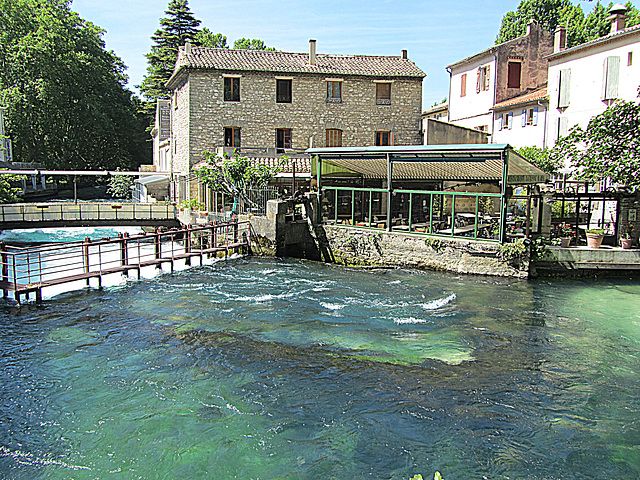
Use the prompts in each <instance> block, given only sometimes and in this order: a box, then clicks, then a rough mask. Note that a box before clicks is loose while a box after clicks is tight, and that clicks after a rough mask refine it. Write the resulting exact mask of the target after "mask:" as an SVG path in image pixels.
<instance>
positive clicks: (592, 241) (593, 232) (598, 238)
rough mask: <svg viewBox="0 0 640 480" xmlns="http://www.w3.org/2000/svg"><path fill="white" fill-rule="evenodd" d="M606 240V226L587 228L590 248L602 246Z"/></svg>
mask: <svg viewBox="0 0 640 480" xmlns="http://www.w3.org/2000/svg"><path fill="white" fill-rule="evenodd" d="M602 240H604V228H590V229H589V230H587V246H588V247H589V248H600V245H602Z"/></svg>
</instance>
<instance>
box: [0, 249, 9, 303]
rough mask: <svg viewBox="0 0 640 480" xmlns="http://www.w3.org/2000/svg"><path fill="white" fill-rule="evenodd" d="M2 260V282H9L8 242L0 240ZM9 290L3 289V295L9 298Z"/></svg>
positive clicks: (0, 256)
mask: <svg viewBox="0 0 640 480" xmlns="http://www.w3.org/2000/svg"><path fill="white" fill-rule="evenodd" d="M0 261H1V262H2V283H3V284H5V283H6V284H8V283H9V255H7V244H6V243H4V242H0ZM8 295H9V290H6V289H4V288H3V289H2V297H3V298H7V296H8Z"/></svg>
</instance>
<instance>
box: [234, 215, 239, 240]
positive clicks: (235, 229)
mask: <svg viewBox="0 0 640 480" xmlns="http://www.w3.org/2000/svg"><path fill="white" fill-rule="evenodd" d="M233 243H238V219H237V218H235V219H233Z"/></svg>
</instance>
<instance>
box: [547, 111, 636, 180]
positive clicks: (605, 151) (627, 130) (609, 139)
mask: <svg viewBox="0 0 640 480" xmlns="http://www.w3.org/2000/svg"><path fill="white" fill-rule="evenodd" d="M638 132H640V103H638V102H626V101H623V100H619V101H617V102H616V103H615V104H613V105H612V106H610V107H609V108H607V110H605V111H604V112H603V113H601V114H600V115H597V116H596V117H594V118H592V119H591V121H590V122H589V124H588V126H587V128H586V129H582V128H580V127H579V126H576V127H574V128H573V129H572V130H571V132H570V133H569V135H567V136H566V137H563V138H561V139H560V140H559V141H558V143H557V144H556V145H555V147H554V148H553V150H552V152H551V155H552V157H553V158H554V159H555V161H559V162H562V163H564V164H565V165H569V164H570V165H571V166H572V167H573V168H574V169H575V171H576V174H577V175H578V177H579V178H582V179H585V180H588V181H591V182H597V181H602V180H605V179H610V180H611V181H612V182H614V183H618V184H622V185H626V186H627V187H629V188H631V189H634V190H639V189H640V137H639V136H638Z"/></svg>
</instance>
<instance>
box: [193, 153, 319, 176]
mask: <svg viewBox="0 0 640 480" xmlns="http://www.w3.org/2000/svg"><path fill="white" fill-rule="evenodd" d="M247 158H248V159H249V161H250V162H251V164H252V165H254V166H256V165H267V166H269V167H272V168H273V167H276V166H278V165H279V166H280V171H279V172H278V173H281V174H282V173H289V174H290V173H293V164H294V162H295V164H296V175H301V176H303V175H307V176H308V175H310V174H311V157H310V156H309V155H291V156H288V158H287V159H286V160H284V162H283V160H282V157H281V156H271V157H268V156H247ZM206 164H207V162H206V161H205V160H203V161H201V162H198V163H197V164H196V165H194V166H193V167H192V168H199V167H202V166H204V165H206Z"/></svg>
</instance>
